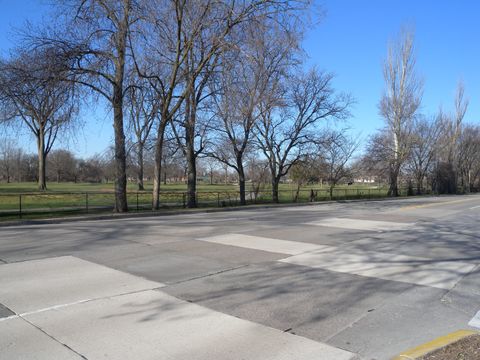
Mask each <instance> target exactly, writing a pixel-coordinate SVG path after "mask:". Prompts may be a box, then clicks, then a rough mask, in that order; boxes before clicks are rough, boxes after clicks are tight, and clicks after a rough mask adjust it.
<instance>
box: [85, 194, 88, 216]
mask: <svg viewBox="0 0 480 360" xmlns="http://www.w3.org/2000/svg"><path fill="white" fill-rule="evenodd" d="M85 210H86V212H87V214H88V192H86V193H85Z"/></svg>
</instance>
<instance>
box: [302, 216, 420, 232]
mask: <svg viewBox="0 0 480 360" xmlns="http://www.w3.org/2000/svg"><path fill="white" fill-rule="evenodd" d="M306 225H314V226H327V227H334V228H342V229H353V230H367V231H383V230H404V229H408V228H411V227H412V226H413V225H415V224H414V223H398V222H390V221H376V220H362V219H347V218H327V219H322V220H318V221H312V222H308V223H306Z"/></svg>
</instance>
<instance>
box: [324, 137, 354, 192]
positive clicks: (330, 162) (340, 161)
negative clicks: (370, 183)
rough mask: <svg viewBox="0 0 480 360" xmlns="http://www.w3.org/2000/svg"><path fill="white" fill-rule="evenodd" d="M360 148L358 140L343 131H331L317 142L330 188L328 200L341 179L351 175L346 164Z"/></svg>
mask: <svg viewBox="0 0 480 360" xmlns="http://www.w3.org/2000/svg"><path fill="white" fill-rule="evenodd" d="M359 146H360V140H359V139H358V138H354V137H351V136H348V135H346V134H345V130H342V131H339V130H331V131H328V132H327V133H326V134H324V135H323V136H322V139H321V140H320V141H319V146H318V148H319V149H318V150H319V155H320V157H321V159H322V162H323V164H324V166H325V169H326V175H327V180H328V182H329V187H330V198H333V189H334V188H335V186H336V185H337V184H338V183H339V182H340V181H341V180H343V179H345V178H347V177H348V176H350V175H351V171H350V169H349V167H348V163H349V162H350V161H351V160H352V157H353V155H354V154H355V152H356V151H357V149H358V147H359Z"/></svg>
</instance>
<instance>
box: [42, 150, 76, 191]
mask: <svg viewBox="0 0 480 360" xmlns="http://www.w3.org/2000/svg"><path fill="white" fill-rule="evenodd" d="M47 163H48V169H49V171H47V174H48V177H49V178H50V179H55V181H56V182H57V183H59V182H60V181H75V177H76V168H77V159H75V156H74V155H73V154H72V153H71V152H70V151H68V150H65V149H58V150H53V151H52V152H51V153H50V155H49V156H48V161H47Z"/></svg>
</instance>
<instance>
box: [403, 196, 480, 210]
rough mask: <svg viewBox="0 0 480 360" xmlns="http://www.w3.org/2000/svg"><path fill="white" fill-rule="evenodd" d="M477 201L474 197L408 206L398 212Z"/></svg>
mask: <svg viewBox="0 0 480 360" xmlns="http://www.w3.org/2000/svg"><path fill="white" fill-rule="evenodd" d="M478 199H479V198H477V197H475V198H469V199H462V200H453V201H442V202H435V203H428V204H422V205H409V206H404V207H402V208H400V209H399V210H402V211H404V210H410V209H421V208H426V207H431V206H438V205H449V204H455V203H461V202H466V201H472V200H478Z"/></svg>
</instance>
